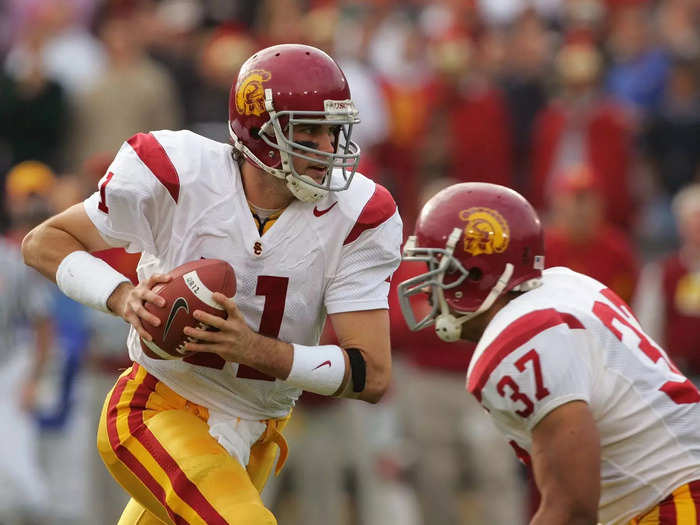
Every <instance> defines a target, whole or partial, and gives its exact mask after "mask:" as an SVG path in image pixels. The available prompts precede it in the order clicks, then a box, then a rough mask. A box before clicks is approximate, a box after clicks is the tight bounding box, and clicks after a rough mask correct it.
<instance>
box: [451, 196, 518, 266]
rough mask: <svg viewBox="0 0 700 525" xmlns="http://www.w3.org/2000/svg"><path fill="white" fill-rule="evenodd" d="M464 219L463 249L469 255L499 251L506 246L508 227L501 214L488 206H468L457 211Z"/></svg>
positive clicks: (503, 249) (508, 235) (508, 237)
mask: <svg viewBox="0 0 700 525" xmlns="http://www.w3.org/2000/svg"><path fill="white" fill-rule="evenodd" d="M459 218H460V219H462V220H463V221H466V223H467V224H466V226H465V227H464V251H465V252H467V253H469V254H471V255H480V254H482V253H485V254H487V255H490V254H492V253H501V252H503V251H505V249H506V248H507V247H508V241H509V240H510V229H509V228H508V223H507V222H506V221H505V219H504V218H503V216H502V215H501V214H500V213H498V212H497V211H496V210H491V209H489V208H481V207H478V208H469V209H467V210H462V211H460V212H459Z"/></svg>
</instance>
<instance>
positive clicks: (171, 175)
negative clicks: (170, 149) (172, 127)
mask: <svg viewBox="0 0 700 525" xmlns="http://www.w3.org/2000/svg"><path fill="white" fill-rule="evenodd" d="M127 142H128V143H129V145H131V147H132V148H134V151H135V152H136V154H137V155H138V156H139V158H140V159H141V160H142V161H143V163H144V164H145V165H146V166H147V167H148V169H149V170H151V171H152V172H153V175H155V176H156V178H157V179H158V180H159V181H160V183H161V184H162V185H163V186H165V189H166V190H168V193H170V196H171V197H172V198H173V200H174V201H175V202H177V199H178V197H179V196H180V177H178V175H177V170H176V169H175V166H173V163H172V161H171V160H170V158H169V157H168V154H167V153H166V152H165V150H164V149H163V146H161V144H160V142H158V140H157V139H156V138H155V137H154V136H153V135H152V134H151V133H137V134H136V135H134V136H133V137H131V138H130V139H129V140H127Z"/></svg>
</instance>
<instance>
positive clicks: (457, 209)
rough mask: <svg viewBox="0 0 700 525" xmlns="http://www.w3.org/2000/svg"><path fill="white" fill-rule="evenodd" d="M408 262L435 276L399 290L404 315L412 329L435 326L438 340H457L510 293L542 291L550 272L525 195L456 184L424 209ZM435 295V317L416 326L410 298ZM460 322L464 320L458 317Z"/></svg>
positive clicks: (408, 248) (407, 249)
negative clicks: (544, 276) (464, 328)
mask: <svg viewBox="0 0 700 525" xmlns="http://www.w3.org/2000/svg"><path fill="white" fill-rule="evenodd" d="M404 260H414V261H423V262H425V263H427V265H428V271H427V272H426V273H424V274H422V275H419V276H417V277H414V278H413V279H409V280H407V281H404V282H403V283H401V284H399V286H398V293H399V301H400V303H401V309H402V311H403V314H404V317H405V319H406V323H407V324H408V326H409V328H410V329H411V330H419V329H421V328H424V327H425V326H428V325H430V324H432V323H433V322H435V328H436V331H437V332H438V335H439V336H440V337H441V338H443V339H445V340H447V341H454V340H457V339H458V338H459V336H460V332H461V328H460V327H461V324H462V323H463V322H464V321H466V320H468V319H471V318H472V317H474V316H476V315H478V314H479V313H481V312H483V311H485V310H487V309H488V308H489V307H490V306H491V305H492V304H493V302H494V301H495V300H496V298H497V297H498V296H499V295H501V294H502V293H504V292H506V291H508V290H521V291H525V290H529V289H531V288H534V287H536V286H538V285H539V283H540V280H539V278H540V277H541V276H542V269H543V268H544V241H543V233H542V225H541V224H540V220H539V218H538V216H537V213H536V212H535V210H534V209H533V208H532V206H531V205H530V204H529V203H528V202H527V201H526V200H525V199H524V198H523V197H522V196H521V195H520V194H519V193H517V192H515V191H513V190H511V189H509V188H506V187H504V186H498V185H496V184H487V183H482V182H467V183H463V184H455V185H453V186H450V187H448V188H445V189H444V190H442V191H440V192H439V193H438V194H436V195H435V196H434V197H433V198H431V199H430V200H429V201H428V202H427V203H426V205H425V206H424V207H423V210H422V211H421V214H420V216H419V218H418V222H417V223H416V228H415V235H413V236H411V237H409V239H408V241H407V242H406V245H405V246H404ZM426 291H429V293H430V294H431V299H432V300H431V302H432V311H431V312H430V313H429V314H428V315H426V316H425V317H424V318H423V319H422V320H420V321H416V319H415V317H414V313H413V309H412V307H411V303H410V297H411V296H413V295H415V294H419V293H425V292H426ZM456 316H460V318H457V317H456Z"/></svg>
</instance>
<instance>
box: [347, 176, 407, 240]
mask: <svg viewBox="0 0 700 525" xmlns="http://www.w3.org/2000/svg"><path fill="white" fill-rule="evenodd" d="M395 211H396V203H395V202H394V198H393V197H392V196H391V193H389V191H388V190H387V189H386V188H385V187H384V186H382V185H381V184H376V185H375V187H374V193H373V194H372V196H371V197H370V199H369V200H368V201H367V204H365V207H364V208H363V209H362V211H361V212H360V216H359V217H358V218H357V220H356V221H355V225H354V226H353V227H352V230H350V233H348V236H347V237H346V238H345V241H344V242H343V244H350V243H351V242H353V241H354V240H356V239H357V238H358V237H359V236H360V234H361V233H362V232H364V231H365V230H371V229H372V228H376V227H377V226H379V225H380V224H382V223H383V222H384V221H386V220H387V219H388V218H389V217H391V216H392V215H394V212H395Z"/></svg>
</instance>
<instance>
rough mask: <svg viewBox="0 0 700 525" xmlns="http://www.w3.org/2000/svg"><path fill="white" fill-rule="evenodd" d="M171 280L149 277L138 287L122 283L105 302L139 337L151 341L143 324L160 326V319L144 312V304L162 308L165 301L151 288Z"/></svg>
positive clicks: (159, 275) (156, 275) (166, 276)
mask: <svg viewBox="0 0 700 525" xmlns="http://www.w3.org/2000/svg"><path fill="white" fill-rule="evenodd" d="M171 279H172V277H171V276H170V275H166V274H155V275H151V276H150V277H149V278H148V280H147V281H145V282H141V283H139V284H138V286H134V285H132V284H131V283H122V284H120V285H119V286H117V288H116V289H115V290H114V292H112V295H110V296H109V299H108V300H107V307H108V308H109V309H110V310H111V311H112V312H114V313H115V314H117V315H118V316H119V317H121V318H122V319H124V320H125V321H126V322H127V323H129V324H130V325H131V326H133V327H134V328H135V329H136V332H137V333H138V334H139V336H141V337H143V338H144V339H146V340H148V341H151V340H153V337H152V336H151V334H149V333H148V332H147V331H146V329H145V328H144V326H143V323H144V322H147V323H150V324H151V325H153V326H158V325H159V324H160V322H161V321H160V319H158V317H156V316H155V315H153V314H152V313H150V312H149V311H148V310H146V307H145V303H147V302H148V303H153V304H155V305H157V306H160V307H162V306H164V305H165V299H163V298H162V297H161V296H160V295H158V294H157V293H155V292H154V291H153V287H154V286H156V285H158V284H160V283H167V282H169V281H170V280H171Z"/></svg>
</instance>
